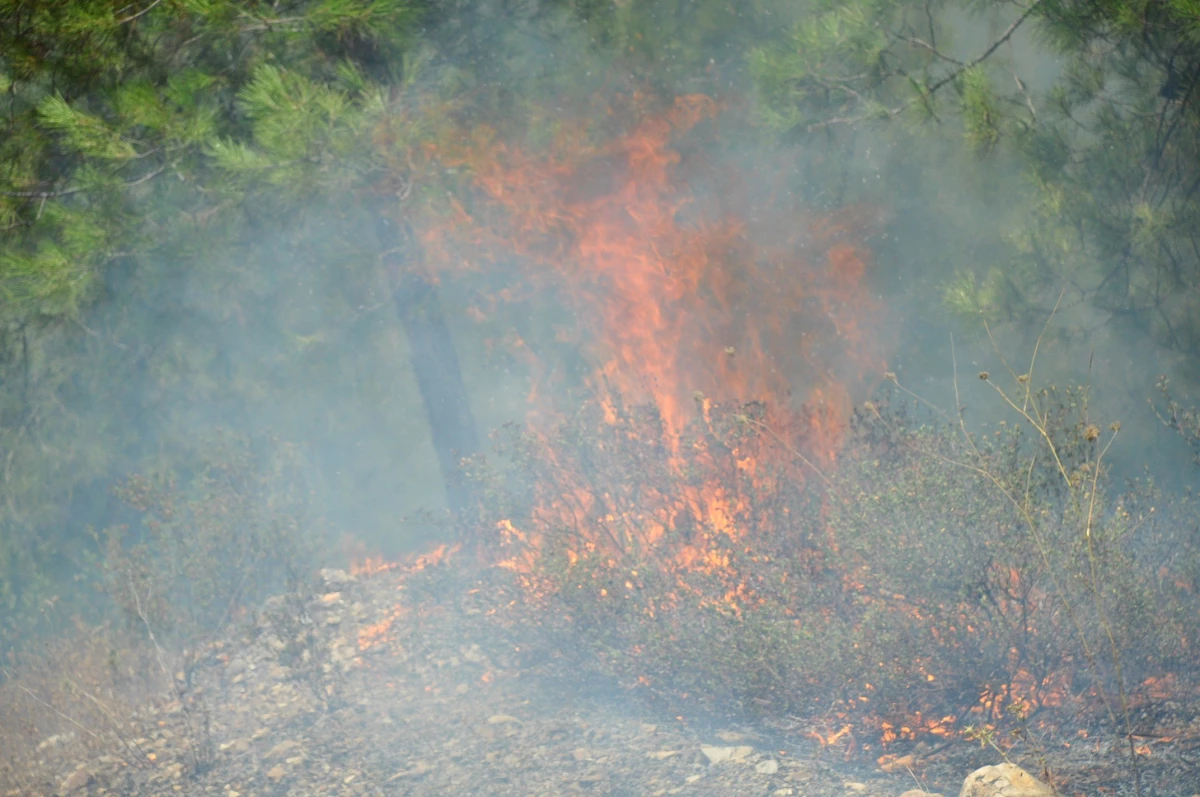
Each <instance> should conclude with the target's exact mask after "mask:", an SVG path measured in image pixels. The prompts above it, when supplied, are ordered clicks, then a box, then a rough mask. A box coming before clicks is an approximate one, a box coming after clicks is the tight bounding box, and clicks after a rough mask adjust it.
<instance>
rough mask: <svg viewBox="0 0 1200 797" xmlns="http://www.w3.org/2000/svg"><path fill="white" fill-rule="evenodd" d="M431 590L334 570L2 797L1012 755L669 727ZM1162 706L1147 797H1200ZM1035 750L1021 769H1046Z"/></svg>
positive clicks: (891, 776) (825, 772)
mask: <svg viewBox="0 0 1200 797" xmlns="http://www.w3.org/2000/svg"><path fill="white" fill-rule="evenodd" d="M412 589H413V582H412V580H411V579H409V578H406V577H405V576H404V574H403V573H402V572H401V571H399V570H393V571H384V572H379V573H376V574H374V575H370V576H359V577H351V576H349V575H347V574H345V573H342V572H340V571H325V572H324V574H323V582H322V585H321V588H320V589H319V590H318V592H317V593H316V594H315V595H314V596H313V597H312V598H311V599H310V600H308V601H306V602H304V603H303V604H297V603H296V602H294V601H292V602H289V600H288V599H277V600H275V601H272V602H271V605H269V606H268V607H267V609H266V611H264V613H263V615H262V616H261V617H260V618H258V619H257V620H256V621H255V622H253V623H252V624H251V625H250V630H249V632H244V633H241V634H238V635H237V636H234V637H231V638H229V639H225V640H222V641H220V642H217V643H215V644H214V645H212V646H211V648H210V649H209V650H208V651H207V653H206V654H205V657H204V659H203V661H202V662H201V664H200V665H199V666H197V667H196V668H195V670H194V673H193V674H192V676H191V678H190V679H187V678H183V679H180V681H179V683H178V689H177V690H176V693H175V695H174V697H173V698H172V699H165V700H162V701H160V702H158V703H156V704H154V705H152V706H148V707H146V708H145V709H144V710H143V711H142V712H140V714H139V716H138V717H137V718H136V719H137V727H138V728H139V730H138V732H137V733H136V734H134V733H131V734H129V736H128V738H120V739H114V740H113V741H112V743H111V744H109V745H108V749H107V750H97V749H96V747H95V745H91V746H88V747H86V748H85V747H84V746H82V745H79V744H76V743H75V741H76V734H80V735H81V734H82V731H74V730H71V731H66V732H64V733H63V734H61V735H59V736H55V737H52V738H48V739H46V740H44V741H43V742H42V743H41V744H40V745H39V750H38V754H37V755H38V758H37V760H36V761H31V762H30V763H29V767H28V769H27V770H26V771H25V773H24V774H23V775H22V776H21V777H20V778H17V779H16V780H15V781H14V782H13V783H12V784H10V785H9V786H6V787H5V788H6V789H7V791H0V794H6V795H7V796H8V797H17V795H25V794H31V795H32V794H42V795H49V794H71V795H84V794H89V795H99V794H120V795H173V794H205V795H221V797H254V796H256V795H284V794H287V795H347V796H350V795H382V794H387V795H392V794H397V795H399V794H404V795H460V794H461V795H466V794H480V795H521V796H522V797H529V796H530V795H547V796H549V795H570V794H591V795H639V796H640V795H668V794H672V795H673V794H680V795H688V796H689V797H691V796H695V797H701V796H702V795H713V796H714V797H715V796H716V795H722V796H723V797H724V796H732V795H755V796H756V797H757V796H758V795H796V796H797V797H799V796H800V795H803V796H804V797H826V796H827V795H828V796H831V797H857V796H858V795H862V796H863V797H898V795H901V794H903V793H904V792H908V791H911V790H914V789H920V790H924V791H928V792H942V793H945V794H949V795H954V794H958V792H959V789H960V787H961V785H962V783H963V779H964V777H965V776H966V775H967V774H968V773H969V772H971V771H973V770H974V769H975V768H976V767H978V766H983V765H986V764H995V763H998V762H999V761H1000V760H1001V755H1000V754H999V753H998V752H997V751H996V750H994V749H989V748H981V746H980V745H979V744H978V743H977V742H967V741H954V742H947V743H943V744H940V745H937V746H935V745H931V744H922V745H914V746H912V747H910V748H898V749H893V750H891V751H890V752H891V755H892V757H891V758H888V759H884V760H883V765H882V766H881V764H880V759H879V757H878V753H879V751H878V750H875V751H874V752H872V753H869V754H865V753H862V752H861V751H859V752H857V753H856V754H855V755H852V756H850V757H849V759H847V756H846V755H845V753H846V749H843V748H842V747H839V746H837V745H835V746H833V747H829V746H822V745H821V744H820V743H819V742H818V741H816V735H815V734H814V733H813V731H814V728H815V726H814V725H812V724H811V722H806V721H801V720H795V721H791V722H782V723H776V724H775V726H774V727H772V728H761V727H758V728H756V727H747V726H745V725H741V724H738V723H737V722H735V721H733V720H727V721H724V722H722V721H720V720H719V719H713V718H711V717H710V718H708V719H707V720H706V721H703V722H702V721H699V720H697V719H695V718H689V717H671V716H660V715H658V714H656V713H655V712H654V711H653V710H652V709H650V708H647V707H645V706H639V704H638V703H637V702H636V701H634V700H633V699H631V698H630V696H629V695H628V693H626V692H624V691H623V690H621V689H619V688H617V687H615V686H613V685H611V684H607V683H603V682H600V681H598V680H597V679H595V678H593V677H590V676H580V675H579V674H577V673H572V672H571V669H570V667H564V666H561V665H562V659H561V658H560V657H558V656H556V654H555V653H554V652H553V651H549V650H545V649H538V648H537V646H536V645H533V646H529V645H527V644H526V642H525V641H524V640H523V639H521V638H520V636H519V634H517V635H515V634H514V633H513V632H512V631H511V629H510V630H503V629H504V627H505V623H503V622H502V618H500V617H498V616H497V612H496V610H495V609H489V608H486V605H485V602H484V601H482V600H481V599H480V596H479V594H478V593H477V592H474V591H473V590H472V589H469V588H465V589H464V588H462V587H461V585H459V586H456V587H455V588H454V589H453V590H452V591H450V592H449V593H447V592H446V591H444V590H443V591H442V592H441V593H439V592H438V591H437V590H434V591H431V592H426V593H424V594H422V595H420V596H419V597H417V596H414V595H413V594H412ZM491 605H494V604H491ZM189 680H190V683H189V682H188V681H189ZM181 698H182V699H181ZM1161 711H1162V712H1163V714H1162V716H1161V717H1158V718H1143V720H1144V721H1145V722H1148V723H1149V725H1151V726H1153V727H1154V729H1155V730H1154V735H1150V734H1149V733H1148V734H1147V736H1146V737H1145V738H1144V739H1142V740H1141V741H1142V742H1144V743H1145V744H1144V750H1143V752H1142V754H1141V755H1140V756H1139V763H1140V769H1141V773H1140V776H1141V790H1142V794H1143V795H1145V796H1146V797H1192V795H1196V794H1198V793H1200V719H1195V717H1196V712H1195V711H1194V707H1191V708H1190V709H1189V707H1187V706H1181V705H1178V704H1172V705H1168V706H1166V707H1165V708H1163V709H1161ZM1189 718H1190V719H1189ZM82 749H87V750H89V751H90V752H89V753H88V754H87V755H83V754H82V753H81V752H80V750H82ZM1025 752H1026V756H1025V758H1024V760H1018V763H1021V764H1022V765H1024V766H1025V767H1026V768H1027V769H1029V770H1030V771H1031V772H1034V773H1039V772H1040V771H1041V765H1040V764H1039V762H1038V761H1037V760H1036V759H1035V757H1034V756H1033V755H1032V750H1030V749H1028V748H1026V749H1025ZM1045 752H1046V753H1047V754H1048V756H1049V760H1050V762H1051V763H1052V765H1053V772H1054V778H1055V781H1056V785H1057V786H1058V788H1059V790H1060V793H1063V794H1068V795H1085V794H1086V795H1109V794H1111V795H1124V794H1133V793H1134V792H1133V787H1132V778H1131V777H1130V764H1129V758H1128V754H1127V752H1126V750H1125V748H1124V747H1122V744H1121V743H1119V742H1114V741H1112V740H1111V739H1109V740H1107V741H1106V740H1105V739H1104V738H1103V735H1102V734H1101V735H1097V734H1090V735H1088V736H1087V737H1086V738H1084V736H1083V734H1076V735H1075V736H1073V737H1071V738H1070V739H1067V740H1063V739H1059V740H1056V741H1054V742H1053V743H1048V744H1047V749H1046V751H1045ZM81 756H82V757H81ZM910 797H913V796H910Z"/></svg>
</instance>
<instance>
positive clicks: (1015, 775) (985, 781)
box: [958, 763, 1055, 797]
mask: <svg viewBox="0 0 1200 797" xmlns="http://www.w3.org/2000/svg"><path fill="white" fill-rule="evenodd" d="M1054 794H1055V793H1054V789H1051V788H1050V787H1049V786H1047V785H1046V784H1045V783H1042V782H1041V781H1040V780H1038V779H1037V778H1035V777H1034V776H1033V775H1030V774H1029V773H1028V772H1026V771H1025V770H1023V769H1021V768H1020V767H1019V766H1017V765H1016V764H1007V763H1005V764H996V765H995V766H990V767H981V768H979V769H977V770H975V771H974V772H972V773H971V774H970V775H968V776H967V779H966V780H965V781H964V782H963V787H962V791H960V792H959V793H958V797H1054Z"/></svg>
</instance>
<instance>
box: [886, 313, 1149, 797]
mask: <svg viewBox="0 0 1200 797" xmlns="http://www.w3.org/2000/svg"><path fill="white" fill-rule="evenodd" d="M1061 301H1062V294H1059V298H1058V302H1056V303H1055V306H1054V309H1053V310H1052V311H1051V313H1050V315H1049V317H1047V319H1046V323H1045V325H1044V326H1043V327H1042V330H1041V332H1040V333H1039V335H1038V337H1037V341H1036V342H1035V344H1034V347H1033V352H1032V354H1031V356H1030V361H1029V367H1028V368H1027V369H1026V370H1025V372H1024V373H1021V374H1018V373H1017V372H1016V371H1015V370H1013V368H1012V367H1011V366H1010V365H1009V364H1008V362H1007V360H1006V359H1005V358H1004V355H1003V353H1002V351H1001V349H1000V346H999V345H998V344H997V342H996V340H995V337H994V336H993V335H992V331H991V329H990V328H988V327H987V324H986V322H985V323H984V326H985V329H986V331H987V335H988V339H989V340H990V341H991V343H992V347H993V349H994V351H995V353H996V355H997V357H999V359H1000V361H1001V363H1002V364H1003V365H1004V367H1005V369H1006V370H1007V371H1008V373H1009V374H1010V376H1011V377H1012V379H1013V381H1014V383H1015V384H1016V385H1017V388H1018V391H1019V395H1017V396H1016V398H1014V397H1013V396H1012V395H1010V394H1009V393H1008V392H1007V391H1006V390H1005V389H1004V388H1003V387H1001V386H1000V385H998V384H997V383H996V381H995V380H994V379H992V378H991V375H990V374H989V373H988V372H986V371H983V372H981V373H980V374H979V378H980V380H982V381H983V382H985V383H987V384H988V386H989V387H991V388H992V389H993V390H994V391H995V392H996V394H997V395H998V396H999V397H1000V398H1001V400H1002V401H1003V402H1004V403H1005V404H1006V405H1007V406H1008V407H1009V408H1010V409H1011V410H1013V411H1014V412H1015V413H1016V414H1017V415H1018V416H1019V417H1020V418H1021V419H1022V420H1023V421H1024V422H1025V424H1026V425H1027V426H1028V427H1029V428H1030V429H1032V430H1033V431H1034V432H1036V433H1037V435H1038V436H1039V437H1040V439H1041V440H1042V442H1043V443H1044V445H1045V448H1046V450H1047V451H1048V452H1049V454H1050V456H1051V457H1052V458H1053V460H1054V465H1055V469H1056V470H1057V472H1058V474H1059V475H1060V476H1061V478H1062V480H1063V484H1064V487H1065V488H1066V490H1067V491H1068V493H1069V494H1070V493H1074V492H1075V490H1076V489H1077V486H1078V485H1077V484H1076V483H1074V482H1073V481H1072V478H1071V475H1070V474H1069V473H1068V471H1067V468H1066V466H1065V465H1064V462H1063V457H1062V456H1060V451H1059V447H1058V445H1057V444H1056V442H1055V439H1054V436H1053V435H1052V434H1051V431H1050V428H1049V421H1050V414H1049V412H1048V411H1046V410H1043V409H1041V408H1040V407H1039V406H1038V396H1037V394H1036V393H1035V392H1034V390H1033V374H1034V368H1035V366H1036V364H1037V357H1038V352H1039V350H1040V348H1041V344H1042V340H1043V338H1044V337H1045V334H1046V331H1047V330H1048V329H1049V327H1050V324H1051V322H1052V320H1053V318H1054V314H1055V312H1057V310H1058V307H1059V304H1060V303H1061ZM950 350H951V362H952V369H953V385H954V401H955V408H956V411H955V413H954V418H955V425H956V426H957V428H958V430H959V432H960V434H961V437H962V440H963V441H964V443H965V444H966V446H967V447H968V448H969V450H970V451H971V453H972V454H973V456H974V460H975V461H974V462H963V461H958V460H955V459H953V458H950V457H947V456H945V455H943V454H941V453H939V452H935V451H930V450H921V451H920V453H922V454H924V455H926V456H930V457H935V458H938V459H941V460H943V461H945V462H946V463H947V464H950V465H952V466H955V467H959V468H964V469H966V470H969V471H971V472H973V473H975V474H977V475H979V476H981V477H983V478H984V479H986V480H987V481H988V482H990V483H991V484H992V486H993V487H995V488H996V490H997V491H998V492H999V493H1000V494H1001V495H1003V496H1004V498H1005V499H1006V500H1007V501H1008V503H1010V504H1011V505H1012V507H1013V508H1014V509H1015V510H1016V511H1017V513H1018V514H1019V515H1020V517H1021V518H1022V520H1023V521H1024V524H1025V526H1026V528H1027V529H1028V531H1029V536H1030V539H1031V540H1032V541H1033V543H1034V545H1035V547H1036V548H1037V551H1038V554H1039V556H1040V557H1041V560H1042V563H1043V566H1044V567H1045V569H1046V574H1047V576H1048V577H1049V578H1050V580H1051V583H1052V585H1053V587H1054V590H1055V592H1056V593H1057V595H1058V597H1059V600H1061V601H1062V605H1063V608H1064V610H1065V611H1066V613H1067V616H1068V618H1069V619H1070V621H1071V624H1072V626H1073V627H1074V629H1075V631H1076V633H1077V635H1078V639H1079V642H1080V647H1081V649H1082V651H1083V653H1084V656H1085V657H1086V658H1087V660H1088V662H1089V664H1091V665H1092V666H1093V667H1095V666H1096V654H1095V651H1094V650H1093V649H1092V646H1091V644H1090V642H1089V641H1088V636H1087V633H1086V632H1085V630H1084V626H1083V623H1082V622H1081V620H1080V618H1079V615H1078V612H1077V610H1076V607H1075V604H1074V602H1073V600H1072V599H1071V597H1070V594H1069V592H1068V591H1067V590H1066V589H1064V587H1063V584H1062V576H1063V574H1061V573H1060V572H1059V568H1058V567H1056V566H1055V565H1054V564H1053V562H1052V561H1051V556H1050V552H1049V547H1048V545H1047V542H1046V540H1045V539H1044V537H1043V535H1042V533H1041V530H1040V527H1039V524H1038V522H1037V519H1036V518H1035V516H1034V511H1035V507H1034V506H1033V503H1032V500H1031V498H1030V494H1029V487H1028V485H1029V477H1028V476H1027V479H1026V490H1025V494H1024V496H1023V497H1022V498H1018V497H1017V495H1016V494H1014V492H1013V490H1012V488H1011V487H1010V486H1009V485H1007V484H1005V483H1004V481H1003V480H1002V479H1001V478H1000V476H999V475H998V474H997V473H996V472H995V471H994V470H993V469H992V468H991V467H990V466H989V463H988V460H987V457H985V456H984V454H983V452H982V451H980V450H979V448H978V446H977V445H976V442H975V439H974V437H973V436H972V435H971V433H970V431H969V430H968V429H967V425H966V418H965V415H964V412H963V410H964V408H963V405H962V399H961V395H960V392H959V381H958V359H957V356H956V354H955V351H954V338H953V336H951V338H950ZM887 376H888V379H889V381H891V382H892V383H893V384H895V385H896V386H897V387H898V388H899V389H900V390H901V391H903V392H904V393H906V394H908V395H910V396H912V397H913V398H915V399H917V400H918V401H920V402H921V403H922V404H924V405H925V406H927V407H931V408H933V409H934V410H935V411H937V412H938V413H939V414H941V415H942V416H943V417H947V418H948V417H950V416H949V414H948V413H946V412H945V411H944V410H942V409H940V408H938V407H936V406H935V405H934V404H933V403H932V402H929V401H927V400H926V399H924V398H922V397H921V396H918V395H917V394H916V393H915V392H913V391H911V390H909V389H908V388H906V387H904V386H903V385H901V384H900V382H899V380H898V379H897V378H896V376H895V374H892V373H889V374H888V375H887ZM868 408H869V409H870V410H872V411H873V413H874V415H875V417H876V418H877V419H878V420H879V421H881V422H882V423H884V424H885V425H887V423H888V422H887V420H886V419H884V418H883V416H882V415H881V414H880V413H879V411H878V410H877V409H876V408H875V407H874V405H870V404H869V405H868ZM1082 415H1083V417H1084V420H1085V423H1087V421H1086V418H1087V404H1086V393H1085V401H1084V406H1083V407H1082ZM1120 428H1121V425H1120V423H1113V424H1111V426H1110V427H1109V431H1110V435H1109V437H1108V439H1107V440H1106V441H1105V442H1104V445H1103V446H1102V447H1101V448H1100V451H1099V452H1098V453H1097V454H1096V456H1095V459H1094V460H1093V461H1088V462H1085V463H1084V466H1083V467H1081V468H1080V470H1081V471H1083V472H1084V473H1088V474H1090V484H1088V485H1087V489H1086V492H1085V496H1084V500H1085V501H1086V504H1087V511H1086V517H1085V522H1084V528H1083V536H1084V543H1085V549H1086V552H1087V559H1088V573H1087V578H1086V579H1085V583H1086V584H1087V588H1088V590H1089V592H1090V594H1091V596H1092V598H1093V603H1094V606H1093V608H1094V610H1095V613H1096V617H1097V619H1098V621H1099V623H1100V626H1101V628H1102V630H1103V632H1104V634H1105V636H1106V638H1107V641H1108V644H1109V649H1110V653H1111V659H1112V666H1113V672H1114V678H1115V681H1116V685H1117V694H1118V702H1119V706H1118V708H1119V717H1118V712H1117V711H1114V709H1113V708H1112V706H1111V705H1110V703H1109V700H1108V698H1107V696H1105V694H1104V692H1103V690H1101V691H1100V693H1099V695H1100V698H1101V700H1102V702H1103V704H1104V706H1105V709H1106V710H1107V711H1108V713H1109V716H1110V718H1111V719H1112V720H1113V721H1114V722H1118V721H1119V722H1121V723H1122V724H1123V725H1124V729H1125V737H1126V741H1127V742H1128V745H1129V757H1130V762H1131V766H1132V770H1133V786H1134V793H1135V795H1136V796H1137V797H1140V796H1141V776H1140V769H1139V763H1138V759H1137V752H1136V745H1135V742H1134V733H1133V721H1132V718H1131V716H1130V705H1129V696H1128V692H1127V689H1126V684H1125V673H1124V661H1123V657H1122V655H1121V649H1120V645H1119V643H1118V641H1117V635H1116V634H1115V632H1114V630H1113V624H1112V621H1111V619H1110V617H1109V615H1108V611H1107V610H1106V608H1105V606H1104V600H1103V598H1102V595H1101V585H1100V575H1099V573H1100V566H1099V562H1098V557H1097V553H1096V547H1095V539H1094V534H1093V532H1094V523H1095V519H1096V496H1097V493H1098V488H1099V478H1100V473H1101V470H1102V468H1103V462H1104V457H1105V455H1106V454H1107V453H1108V451H1109V449H1110V448H1111V447H1112V444H1113V442H1114V441H1115V440H1116V438H1117V435H1118V433H1119V432H1120ZM1083 434H1084V438H1085V439H1087V440H1088V441H1093V440H1095V439H1097V437H1098V436H1099V429H1098V428H1097V427H1096V426H1095V425H1093V424H1090V423H1087V426H1086V428H1085V429H1084V433H1083ZM1035 465H1036V457H1032V458H1031V459H1030V463H1029V468H1028V470H1027V474H1030V475H1031V474H1032V472H1033V469H1034V467H1035ZM984 741H985V742H986V741H991V742H992V746H993V747H996V745H995V743H994V740H987V739H985V740H984ZM996 749H997V750H999V748H998V747H996ZM1043 767H1044V768H1045V762H1044V761H1043ZM1047 772H1048V769H1047Z"/></svg>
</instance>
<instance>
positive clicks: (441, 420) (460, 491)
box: [375, 215, 479, 514]
mask: <svg viewBox="0 0 1200 797" xmlns="http://www.w3.org/2000/svg"><path fill="white" fill-rule="evenodd" d="M375 231H376V235H377V236H378V238H379V243H380V246H381V247H382V249H383V253H384V254H383V265H384V268H385V269H386V270H387V271H388V273H390V274H392V275H394V276H395V277H398V283H397V288H396V291H395V293H394V294H392V298H393V299H394V300H395V302H396V315H397V316H399V318H400V324H401V326H403V327H404V333H405V334H406V335H407V336H408V347H409V351H410V355H409V356H410V357H411V362H412V369H413V373H414V374H416V377H417V387H418V388H419V389H420V391H421V398H422V400H424V402H425V413H426V415H427V416H428V418H429V429H430V432H431V433H432V436H433V448H434V450H435V451H436V452H437V457H438V464H439V465H440V467H441V471H442V480H443V482H444V483H445V485H446V499H447V502H448V503H449V506H450V510H451V511H452V512H454V513H455V514H459V513H460V512H462V511H463V510H464V509H466V508H467V506H468V505H469V504H470V501H471V488H470V485H469V484H468V483H467V482H466V480H465V479H464V478H463V473H462V467H461V462H462V458H463V457H465V456H469V455H471V454H474V453H475V452H476V451H477V450H478V447H479V435H478V433H477V432H476V430H475V416H474V415H473V414H472V413H471V405H470V403H469V402H468V401H467V390H466V387H465V386H464V385H463V379H462V369H461V368H460V367H459V364H458V353H457V352H456V351H455V348H454V340H453V339H452V338H451V337H450V328H449V327H448V326H446V318H445V316H444V315H442V307H441V304H440V303H439V302H438V295H437V289H436V288H435V287H434V285H433V284H432V283H431V282H429V280H427V279H425V277H424V276H423V275H422V274H421V273H420V272H419V270H418V269H415V268H413V266H414V265H415V264H416V263H417V262H419V259H420V257H421V250H420V246H419V244H418V243H417V242H416V240H415V239H414V236H413V232H412V229H411V228H409V227H408V225H407V224H404V223H402V222H401V223H398V222H395V221H392V220H391V219H388V218H385V217H384V216H383V215H379V216H377V217H376V226H375Z"/></svg>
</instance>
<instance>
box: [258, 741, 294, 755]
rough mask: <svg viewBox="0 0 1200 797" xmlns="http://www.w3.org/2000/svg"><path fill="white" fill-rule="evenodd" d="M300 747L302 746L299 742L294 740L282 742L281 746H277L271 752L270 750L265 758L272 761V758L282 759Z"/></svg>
mask: <svg viewBox="0 0 1200 797" xmlns="http://www.w3.org/2000/svg"><path fill="white" fill-rule="evenodd" d="M299 746H300V743H299V742H297V741H293V740H292V739H288V740H286V741H283V742H280V743H279V744H277V745H275V746H274V747H272V748H271V749H270V750H268V751H267V754H266V755H264V756H263V758H265V759H267V760H270V759H272V758H282V757H283V756H285V755H287V754H288V753H290V752H292V751H293V750H295V749H296V748H297V747H299Z"/></svg>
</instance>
